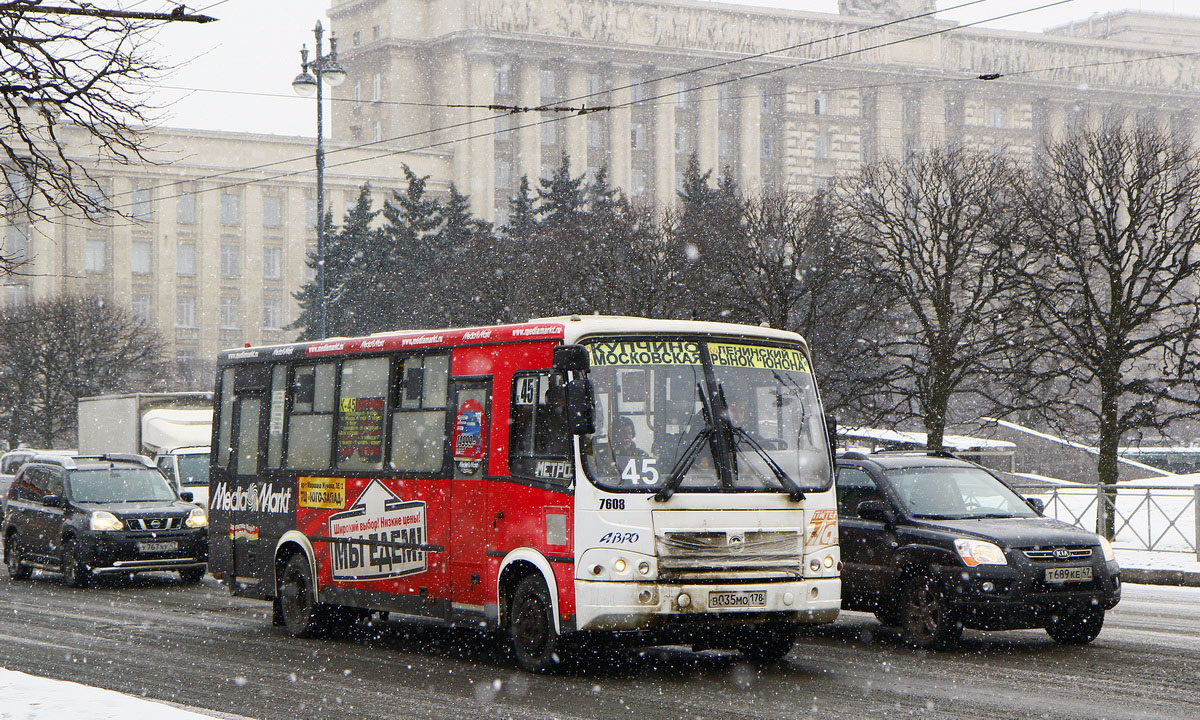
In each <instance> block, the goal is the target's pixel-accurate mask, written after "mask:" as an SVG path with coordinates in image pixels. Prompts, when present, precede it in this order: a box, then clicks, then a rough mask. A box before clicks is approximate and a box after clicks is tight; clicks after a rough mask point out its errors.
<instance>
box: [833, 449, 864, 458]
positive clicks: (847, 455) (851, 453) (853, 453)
mask: <svg viewBox="0 0 1200 720" xmlns="http://www.w3.org/2000/svg"><path fill="white" fill-rule="evenodd" d="M838 457H839V458H841V459H843V460H866V459H867V456H866V455H863V454H862V453H861V452H859V451H857V450H847V451H846V452H844V453H842V454H840V455H838Z"/></svg>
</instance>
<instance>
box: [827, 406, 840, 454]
mask: <svg viewBox="0 0 1200 720" xmlns="http://www.w3.org/2000/svg"><path fill="white" fill-rule="evenodd" d="M825 434H826V437H825V439H826V440H827V441H828V442H829V452H830V453H831V454H836V453H837V418H836V417H834V415H833V413H825Z"/></svg>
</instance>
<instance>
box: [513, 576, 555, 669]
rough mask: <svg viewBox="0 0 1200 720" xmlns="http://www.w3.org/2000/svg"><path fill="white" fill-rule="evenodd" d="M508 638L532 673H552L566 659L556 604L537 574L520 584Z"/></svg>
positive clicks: (520, 659) (517, 654) (514, 599)
mask: <svg viewBox="0 0 1200 720" xmlns="http://www.w3.org/2000/svg"><path fill="white" fill-rule="evenodd" d="M508 637H509V640H510V641H511V642H512V648H513V653H514V654H515V655H516V657H517V662H518V663H519V664H520V665H521V667H522V668H524V669H526V670H528V671H529V672H534V673H544V672H548V671H550V670H551V669H553V668H554V667H555V666H557V665H558V664H559V663H561V662H562V658H561V657H560V656H559V653H560V651H561V637H560V636H559V634H558V631H557V630H555V629H554V606H553V604H552V603H551V601H550V593H549V591H547V590H546V584H545V583H544V582H542V579H541V578H540V577H538V576H536V575H529V576H527V577H525V578H523V579H522V580H521V581H520V582H519V583H517V587H516V590H515V591H514V592H513V596H512V602H511V604H510V605H509V613H508Z"/></svg>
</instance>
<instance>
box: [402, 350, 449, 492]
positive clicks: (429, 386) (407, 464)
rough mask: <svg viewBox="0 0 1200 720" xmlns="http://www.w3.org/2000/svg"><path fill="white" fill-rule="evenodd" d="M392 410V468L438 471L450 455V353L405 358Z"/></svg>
mask: <svg viewBox="0 0 1200 720" xmlns="http://www.w3.org/2000/svg"><path fill="white" fill-rule="evenodd" d="M396 377H397V378H399V380H398V382H397V384H396V398H395V400H394V404H393V408H395V411H394V412H393V413H392V446H391V447H392V452H391V458H390V463H391V466H392V469H394V470H398V471H400V472H429V473H432V472H438V471H440V470H442V469H443V467H444V465H445V459H446V446H447V444H448V442H449V440H448V438H447V437H446V414H447V413H448V412H449V407H448V405H447V399H446V398H447V394H446V393H447V388H448V387H449V382H450V356H449V355H425V356H417V357H406V358H401V359H400V361H399V363H398V367H397V368H396Z"/></svg>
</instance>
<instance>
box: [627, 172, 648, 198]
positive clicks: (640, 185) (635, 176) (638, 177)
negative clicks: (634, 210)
mask: <svg viewBox="0 0 1200 720" xmlns="http://www.w3.org/2000/svg"><path fill="white" fill-rule="evenodd" d="M630 180H631V181H632V183H631V184H632V185H633V194H634V195H645V194H646V171H645V170H643V169H642V168H634V169H633V173H632V174H631V176H630Z"/></svg>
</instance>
